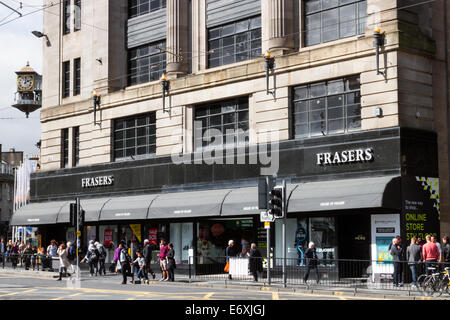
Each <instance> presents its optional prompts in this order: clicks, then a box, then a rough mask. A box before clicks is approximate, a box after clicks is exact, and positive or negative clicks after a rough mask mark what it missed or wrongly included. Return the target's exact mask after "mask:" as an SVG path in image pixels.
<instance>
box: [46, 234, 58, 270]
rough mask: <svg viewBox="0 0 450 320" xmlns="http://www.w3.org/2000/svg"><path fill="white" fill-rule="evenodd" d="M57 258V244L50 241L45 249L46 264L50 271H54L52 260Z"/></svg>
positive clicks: (54, 241)
mask: <svg viewBox="0 0 450 320" xmlns="http://www.w3.org/2000/svg"><path fill="white" fill-rule="evenodd" d="M54 257H55V258H56V257H58V244H57V243H56V240H51V241H50V245H49V246H48V247H47V258H48V260H47V262H48V264H49V265H50V271H54V269H53V258H54Z"/></svg>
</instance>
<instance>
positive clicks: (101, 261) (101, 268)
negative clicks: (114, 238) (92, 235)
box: [95, 241, 108, 276]
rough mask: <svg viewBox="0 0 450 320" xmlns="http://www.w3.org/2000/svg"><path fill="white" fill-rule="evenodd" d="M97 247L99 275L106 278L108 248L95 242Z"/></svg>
mask: <svg viewBox="0 0 450 320" xmlns="http://www.w3.org/2000/svg"><path fill="white" fill-rule="evenodd" d="M95 247H96V248H97V250H98V254H99V257H98V274H99V275H102V272H103V275H105V276H106V269H105V260H106V256H107V254H108V253H107V252H106V248H105V247H104V246H103V244H101V243H100V242H98V241H97V242H95Z"/></svg>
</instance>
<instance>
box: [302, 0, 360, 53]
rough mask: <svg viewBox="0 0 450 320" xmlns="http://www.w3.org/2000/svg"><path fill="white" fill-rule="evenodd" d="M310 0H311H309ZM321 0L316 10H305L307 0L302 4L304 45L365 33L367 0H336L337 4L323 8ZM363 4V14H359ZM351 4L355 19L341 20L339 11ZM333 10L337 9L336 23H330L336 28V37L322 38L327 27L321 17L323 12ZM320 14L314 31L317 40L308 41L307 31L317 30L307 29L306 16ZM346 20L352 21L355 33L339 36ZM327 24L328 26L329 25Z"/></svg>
mask: <svg viewBox="0 0 450 320" xmlns="http://www.w3.org/2000/svg"><path fill="white" fill-rule="evenodd" d="M310 1H311V0H310ZM323 1H324V0H319V7H320V8H319V9H316V10H312V11H311V12H307V1H305V2H304V4H303V20H304V23H303V29H304V30H305V32H304V36H303V41H304V44H305V45H304V46H305V47H309V46H313V45H318V44H321V43H327V42H331V41H336V40H340V39H345V38H349V37H354V36H358V35H361V34H364V33H365V29H366V26H367V16H368V15H367V0H349V1H350V2H346V3H342V0H336V2H337V5H334V6H331V7H328V8H325V9H323ZM362 4H364V6H365V15H364V16H360V13H361V10H360V6H361V5H362ZM351 5H355V9H354V13H355V17H356V18H355V19H352V20H348V21H341V15H340V11H341V9H342V8H345V7H348V6H351ZM333 10H337V21H338V23H337V25H330V26H331V27H334V28H333V29H336V30H337V38H336V39H330V40H323V36H324V32H323V30H324V29H325V28H326V27H327V26H324V19H323V15H324V13H329V12H331V11H333ZM318 14H319V15H320V23H319V24H320V27H319V31H320V32H317V31H315V32H314V35H317V34H318V35H319V38H320V39H319V41H318V42H316V41H314V42H311V43H309V42H308V36H309V33H308V31H309V32H311V30H313V31H314V30H317V28H314V29H308V25H307V21H308V17H310V16H313V15H318ZM348 22H353V24H352V26H354V27H355V33H354V34H351V35H343V36H341V28H342V26H343V25H344V24H345V23H348ZM362 23H364V28H362ZM330 26H328V27H330Z"/></svg>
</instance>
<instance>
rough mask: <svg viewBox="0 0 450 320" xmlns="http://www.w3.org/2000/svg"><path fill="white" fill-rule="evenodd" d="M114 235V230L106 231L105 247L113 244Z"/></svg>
mask: <svg viewBox="0 0 450 320" xmlns="http://www.w3.org/2000/svg"><path fill="white" fill-rule="evenodd" d="M113 233H114V231H113V230H112V229H106V230H105V232H104V238H103V239H104V240H103V245H104V246H110V245H111V244H112V242H113Z"/></svg>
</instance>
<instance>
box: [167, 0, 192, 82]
mask: <svg viewBox="0 0 450 320" xmlns="http://www.w3.org/2000/svg"><path fill="white" fill-rule="evenodd" d="M188 6H189V1H185V0H167V38H166V47H167V49H166V50H167V51H168V52H167V66H166V71H167V75H168V76H169V78H176V77H178V76H180V75H184V74H186V73H187V72H188V63H189V62H188V61H189V58H188V33H189V26H188V18H189V17H188V14H189V7H188Z"/></svg>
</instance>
